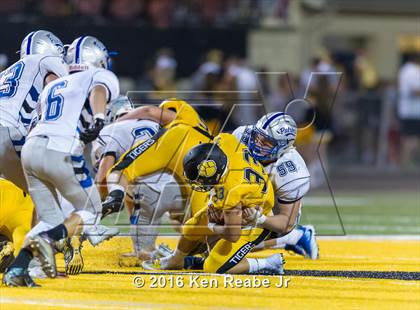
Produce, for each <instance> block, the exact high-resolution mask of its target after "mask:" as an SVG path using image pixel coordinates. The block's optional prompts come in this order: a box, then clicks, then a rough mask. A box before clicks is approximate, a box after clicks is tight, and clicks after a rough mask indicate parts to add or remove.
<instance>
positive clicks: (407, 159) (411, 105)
mask: <svg viewBox="0 0 420 310" xmlns="http://www.w3.org/2000/svg"><path fill="white" fill-rule="evenodd" d="M398 90H399V100H398V116H399V119H400V128H401V142H402V151H401V163H402V164H403V165H409V164H411V161H412V160H413V159H414V155H415V152H416V151H418V150H419V146H420V55H419V54H416V55H415V56H412V57H410V59H409V60H408V61H407V62H406V63H405V64H404V65H403V66H402V67H401V68H400V70H399V73H398Z"/></svg>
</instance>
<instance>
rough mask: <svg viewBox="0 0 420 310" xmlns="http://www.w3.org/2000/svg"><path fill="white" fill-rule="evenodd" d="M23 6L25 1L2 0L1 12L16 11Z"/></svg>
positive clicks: (0, 4)
mask: <svg viewBox="0 0 420 310" xmlns="http://www.w3.org/2000/svg"><path fill="white" fill-rule="evenodd" d="M22 8H23V1H16V0H1V1H0V13H9V14H10V13H16V12H18V11H19V10H21V9H22Z"/></svg>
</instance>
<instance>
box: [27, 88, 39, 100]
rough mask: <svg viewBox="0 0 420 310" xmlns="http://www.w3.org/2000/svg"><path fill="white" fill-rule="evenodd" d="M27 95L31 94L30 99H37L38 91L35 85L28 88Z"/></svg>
mask: <svg viewBox="0 0 420 310" xmlns="http://www.w3.org/2000/svg"><path fill="white" fill-rule="evenodd" d="M29 95H30V96H31V99H32V101H35V102H37V101H38V97H39V93H38V91H37V90H36V88H35V87H33V86H32V87H31V89H30V90H29Z"/></svg>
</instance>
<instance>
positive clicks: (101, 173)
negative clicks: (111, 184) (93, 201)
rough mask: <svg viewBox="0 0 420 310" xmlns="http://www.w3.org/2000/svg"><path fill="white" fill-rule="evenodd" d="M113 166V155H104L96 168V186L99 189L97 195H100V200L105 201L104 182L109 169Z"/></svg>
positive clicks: (105, 183)
mask: <svg viewBox="0 0 420 310" xmlns="http://www.w3.org/2000/svg"><path fill="white" fill-rule="evenodd" d="M114 164H115V156H113V155H105V156H104V157H103V158H102V160H101V162H100V164H99V168H98V172H97V174H96V177H95V182H96V185H97V187H98V189H99V194H100V195H101V199H105V197H106V195H108V187H107V182H106V174H107V172H108V171H109V169H111V168H112V166H114Z"/></svg>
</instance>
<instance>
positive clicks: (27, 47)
mask: <svg viewBox="0 0 420 310" xmlns="http://www.w3.org/2000/svg"><path fill="white" fill-rule="evenodd" d="M35 33H37V31H32V32H31V33H30V34H29V37H28V42H27V43H26V55H30V54H31V45H32V37H33V36H34V35H35Z"/></svg>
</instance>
